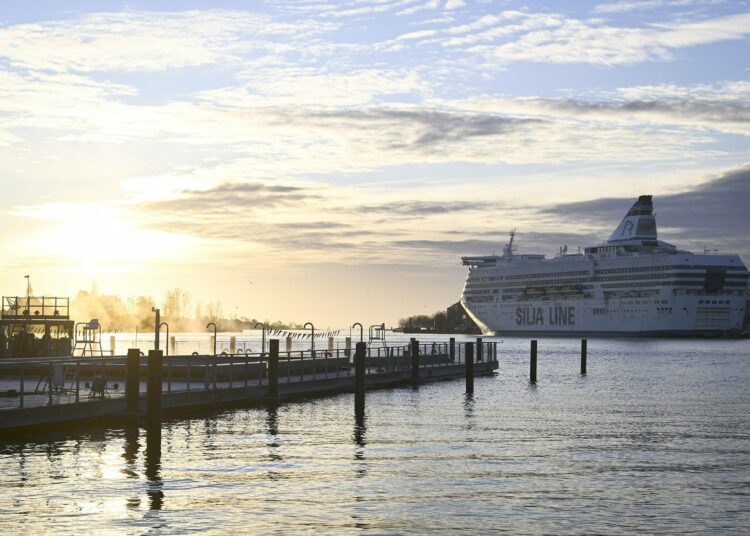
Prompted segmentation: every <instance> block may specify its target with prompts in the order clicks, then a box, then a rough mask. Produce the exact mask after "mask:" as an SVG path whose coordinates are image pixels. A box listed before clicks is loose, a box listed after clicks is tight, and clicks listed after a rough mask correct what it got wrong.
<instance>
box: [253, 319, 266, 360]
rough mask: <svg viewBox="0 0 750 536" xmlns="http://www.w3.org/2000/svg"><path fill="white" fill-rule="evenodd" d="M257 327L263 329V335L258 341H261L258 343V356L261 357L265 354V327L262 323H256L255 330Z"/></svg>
mask: <svg viewBox="0 0 750 536" xmlns="http://www.w3.org/2000/svg"><path fill="white" fill-rule="evenodd" d="M258 326H260V327H261V328H263V334H262V338H261V340H260V341H261V342H260V355H261V356H262V355H263V354H265V353H266V325H265V324H264V323H263V322H256V323H255V329H258Z"/></svg>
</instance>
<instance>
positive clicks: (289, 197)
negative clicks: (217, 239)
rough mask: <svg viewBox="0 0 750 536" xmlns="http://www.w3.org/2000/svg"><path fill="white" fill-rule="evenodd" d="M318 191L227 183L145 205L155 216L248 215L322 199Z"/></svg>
mask: <svg viewBox="0 0 750 536" xmlns="http://www.w3.org/2000/svg"><path fill="white" fill-rule="evenodd" d="M321 196H322V194H321V192H320V191H319V190H318V189H315V188H312V187H308V186H304V187H302V186H292V185H280V184H264V183H259V182H254V183H224V184H220V185H218V186H215V187H213V188H210V189H207V190H184V191H183V192H182V193H181V195H180V196H179V197H177V198H173V199H162V200H158V201H150V202H145V203H141V204H140V206H139V209H140V210H143V211H145V212H151V213H160V214H165V213H171V214H185V215H187V216H188V217H190V216H191V215H206V214H218V215H223V216H228V215H229V214H236V213H245V212H247V211H248V210H255V209H261V208H273V207H278V206H289V205H295V204H298V203H304V202H307V201H311V200H315V199H320V198H321Z"/></svg>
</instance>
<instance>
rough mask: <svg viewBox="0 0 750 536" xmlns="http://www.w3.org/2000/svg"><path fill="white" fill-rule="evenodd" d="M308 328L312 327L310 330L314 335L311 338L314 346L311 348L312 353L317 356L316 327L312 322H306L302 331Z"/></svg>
mask: <svg viewBox="0 0 750 536" xmlns="http://www.w3.org/2000/svg"><path fill="white" fill-rule="evenodd" d="M307 326H310V330H311V331H312V335H311V336H310V340H311V341H312V346H311V347H310V350H311V351H312V353H313V355H314V354H315V326H313V323H312V322H306V323H305V325H304V326H302V329H307Z"/></svg>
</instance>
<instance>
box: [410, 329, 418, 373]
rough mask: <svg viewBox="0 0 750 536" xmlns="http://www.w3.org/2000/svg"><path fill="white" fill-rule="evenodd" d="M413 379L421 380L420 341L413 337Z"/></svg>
mask: <svg viewBox="0 0 750 536" xmlns="http://www.w3.org/2000/svg"><path fill="white" fill-rule="evenodd" d="M411 381H412V382H414V383H417V382H418V381H419V341H418V340H417V339H415V338H412V339H411Z"/></svg>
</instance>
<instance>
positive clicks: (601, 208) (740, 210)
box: [542, 164, 750, 255]
mask: <svg viewBox="0 0 750 536" xmlns="http://www.w3.org/2000/svg"><path fill="white" fill-rule="evenodd" d="M647 193H649V192H633V197H632V198H629V199H628V198H599V199H591V200H588V201H581V202H577V203H566V204H562V205H555V206H550V207H547V208H545V209H543V210H542V213H543V214H547V215H553V216H554V217H556V218H560V219H562V220H563V221H565V220H567V221H576V222H578V223H586V222H589V223H591V224H594V225H596V226H599V228H604V227H607V226H608V227H610V228H611V229H612V230H614V228H615V227H616V226H617V224H618V223H619V221H620V219H621V218H622V217H623V216H624V215H625V213H626V212H627V210H628V209H629V208H630V206H631V205H632V204H633V202H634V200H635V198H636V197H637V196H638V195H640V194H647ZM748 199H750V164H747V165H745V166H742V167H739V168H737V169H734V170H731V171H727V172H725V173H723V174H721V175H719V176H718V177H716V178H714V179H712V180H710V181H708V182H705V183H703V184H699V185H697V186H695V187H694V188H691V189H687V190H685V191H682V192H678V193H673V194H665V195H657V196H654V211H655V213H656V214H657V224H658V227H659V229H660V233H659V234H660V237H661V238H662V239H667V240H672V241H674V242H675V244H676V245H677V246H678V247H681V246H682V247H691V248H698V249H700V248H702V247H703V246H706V247H711V248H713V247H718V248H720V249H722V250H723V251H737V250H740V252H741V253H742V254H744V255H748V254H750V247H749V246H748V243H747V224H748V216H747V200H748ZM607 236H608V235H607ZM603 238H606V237H603Z"/></svg>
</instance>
